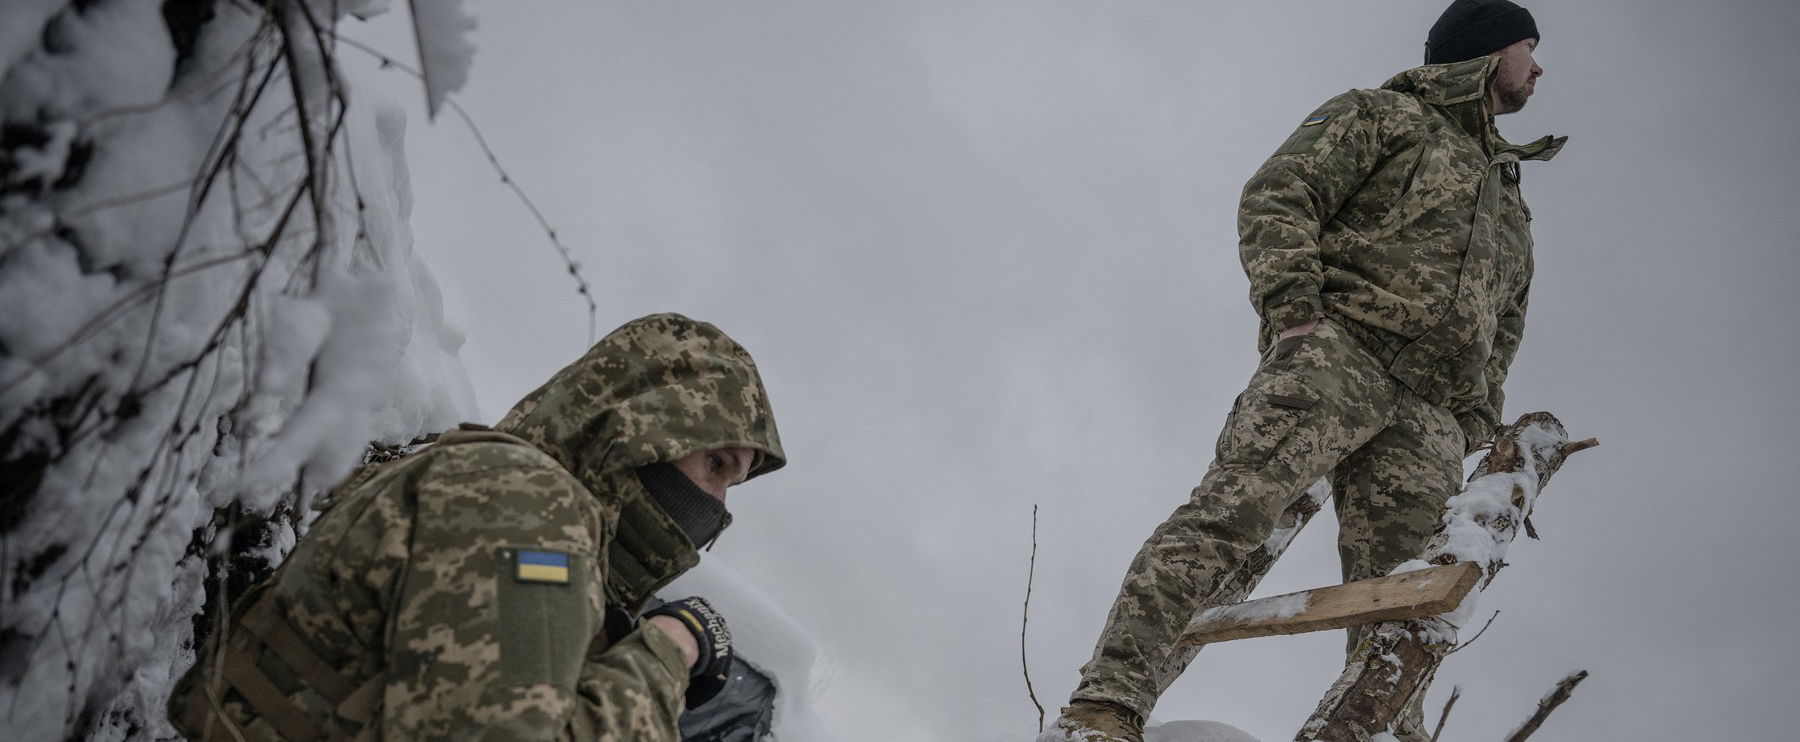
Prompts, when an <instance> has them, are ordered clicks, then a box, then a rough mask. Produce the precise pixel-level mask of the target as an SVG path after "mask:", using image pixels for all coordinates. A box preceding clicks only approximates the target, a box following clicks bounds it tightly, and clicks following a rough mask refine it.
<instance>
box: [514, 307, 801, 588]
mask: <svg viewBox="0 0 1800 742" xmlns="http://www.w3.org/2000/svg"><path fill="white" fill-rule="evenodd" d="M494 428H495V429H496V430H500V431H504V432H507V433H510V434H513V435H516V436H518V437H520V438H523V439H524V440H526V441H529V442H530V443H531V444H532V445H534V446H536V447H538V448H539V449H540V450H542V451H544V452H545V453H548V454H550V456H551V457H553V458H555V459H556V460H557V461H558V462H559V463H561V464H562V465H563V467H564V468H566V469H567V470H568V471H570V472H572V473H573V474H574V475H575V477H576V478H577V479H580V480H582V481H583V482H593V481H600V480H604V479H607V478H608V477H610V476H611V475H613V474H616V473H618V472H629V471H633V470H636V469H637V468H639V467H642V466H645V465H647V464H653V463H656V462H659V461H674V460H675V459H678V458H681V457H683V456H686V455H688V454H691V453H696V452H699V451H710V450H712V449H715V448H731V447H744V448H749V449H752V450H754V451H756V452H757V454H758V456H757V462H756V464H755V465H754V466H752V467H751V470H750V475H749V476H750V477H751V478H755V477H758V476H761V475H763V474H766V473H768V472H771V471H774V470H776V469H779V468H781V466H782V465H783V464H784V463H785V462H786V458H787V457H786V454H784V453H782V450H781V438H780V436H779V435H778V434H777V433H776V430H775V417H774V413H773V411H772V410H771V409H770V407H769V398H768V392H767V391H765V390H764V388H763V383H762V377H761V375H759V374H758V373H757V370H756V363H755V362H754V361H752V360H751V359H750V354H749V353H748V352H747V351H745V350H744V348H743V347H742V346H740V345H738V344H737V343H736V342H735V341H733V340H732V339H731V338H729V337H726V335H725V333H724V332H721V331H720V330H719V328H717V327H714V326H712V325H710V324H708V323H705V322H697V321H695V320H692V319H689V318H687V317H683V316H681V315H678V314H658V315H651V316H649V317H644V318H641V319H638V320H635V321H633V322H631V323H628V324H626V325H625V326H623V327H620V328H619V329H618V330H615V331H614V332H613V333H612V334H610V335H607V336H606V337H605V338H604V339H602V340H601V341H600V342H599V343H598V344H596V345H595V346H594V347H593V349H591V350H589V351H588V353H587V354H586V355H584V356H582V357H581V358H580V359H578V360H576V361H575V362H574V363H571V364H569V366H568V367H566V368H564V369H563V370H561V371H559V372H557V373H556V375H555V376H553V377H551V378H550V380H549V381H547V382H545V383H544V385H543V386H542V387H539V388H538V389H537V390H536V391H533V392H531V393H530V394H527V395H525V398H524V399H523V400H520V401H519V403H518V404H517V405H514V406H513V408H512V410H511V411H509V412H507V413H506V415H505V417H503V418H501V420H500V422H499V423H497V424H496V425H495V426H494ZM633 491H634V492H640V491H642V490H641V488H639V487H633ZM620 517H621V519H622V522H623V524H624V527H622V528H621V529H620V532H619V538H618V539H616V540H615V541H614V542H613V544H612V545H611V548H610V549H609V551H610V553H611V559H612V574H611V575H609V577H608V581H607V597H608V600H609V602H612V603H615V604H623V605H629V606H633V607H635V606H638V605H640V604H641V603H642V602H643V601H644V599H645V598H647V597H649V596H650V595H651V594H652V593H653V592H655V588H656V587H657V586H658V582H659V579H658V576H659V575H663V574H667V573H669V572H671V571H673V572H675V573H679V572H682V571H686V570H687V569H688V568H690V567H692V566H693V562H692V561H689V560H688V558H687V557H685V556H684V557H680V558H678V557H676V556H672V555H674V554H683V555H685V554H692V553H693V549H692V548H691V547H690V548H686V549H675V548H672V547H673V546H674V544H671V543H665V542H661V541H658V542H647V541H645V539H646V538H650V537H656V538H658V539H661V538H663V534H668V533H673V534H675V537H676V538H677V539H679V541H680V543H681V544H688V543H689V542H688V540H687V537H686V536H685V535H683V534H681V532H680V529H679V528H677V527H675V525H674V523H673V521H670V520H669V517H668V516H667V515H665V514H664V513H663V511H662V510H661V509H660V508H657V507H656V506H655V505H654V504H653V503H652V502H651V501H650V500H649V498H648V497H628V498H625V499H624V500H623V502H622V508H621V515H620ZM660 581H666V580H660Z"/></svg>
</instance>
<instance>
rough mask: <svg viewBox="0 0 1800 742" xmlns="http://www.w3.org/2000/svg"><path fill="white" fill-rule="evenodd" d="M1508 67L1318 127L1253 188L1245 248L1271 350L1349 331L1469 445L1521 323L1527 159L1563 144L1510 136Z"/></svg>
mask: <svg viewBox="0 0 1800 742" xmlns="http://www.w3.org/2000/svg"><path fill="white" fill-rule="evenodd" d="M1497 63H1498V60H1495V59H1492V58H1487V57H1483V58H1480V59H1474V60H1469V61H1467V62H1459V63H1455V64H1445V65H1429V66H1425V67H1419V68H1416V69H1412V70H1408V71H1406V72H1402V73H1400V74H1399V75H1396V76H1394V77H1393V79H1390V80H1388V81H1387V83H1386V84H1384V85H1382V87H1381V89H1379V90H1352V91H1350V92H1348V93H1344V94H1342V95H1339V96H1337V97H1335V98H1332V99H1331V100H1329V101H1327V102H1326V103H1325V105H1323V106H1321V107H1320V108H1319V109H1318V110H1317V111H1314V112H1313V114H1312V115H1311V116H1308V117H1307V118H1306V119H1305V120H1304V121H1303V122H1302V123H1301V125H1300V127H1299V128H1298V129H1297V130H1296V131H1295V132H1294V134H1293V135H1292V136H1290V137H1288V139H1287V141H1286V142H1285V143H1283V144H1282V145H1281V148H1280V149H1278V150H1276V152H1275V155H1274V156H1272V157H1270V158H1269V160H1268V161H1267V162H1266V163H1264V164H1263V166H1262V168H1261V169H1259V170H1258V171H1257V172H1256V175H1254V176H1253V177H1251V179H1250V182H1249V183H1248V184H1246V185H1245V186H1244V196H1243V202H1242V204H1241V206H1240V208H1239V212H1238V233H1239V236H1240V241H1239V251H1240V256H1241V258H1242V259H1243V263H1244V269H1245V271H1246V272H1247V273H1248V274H1249V276H1250V287H1251V288H1250V293H1251V301H1252V303H1254V305H1255V306H1256V309H1257V312H1258V313H1259V314H1260V315H1261V317H1262V332H1261V342H1262V347H1263V348H1265V349H1266V348H1267V346H1268V343H1269V342H1270V341H1271V340H1272V339H1273V338H1274V336H1275V335H1277V334H1278V333H1279V332H1280V331H1281V330H1284V329H1286V328H1288V327H1292V326H1294V325H1297V324H1300V323H1302V322H1305V321H1307V320H1310V319H1315V318H1321V317H1328V318H1331V319H1332V320H1336V321H1340V322H1341V323H1342V324H1343V325H1344V326H1345V327H1346V328H1347V329H1348V330H1349V331H1350V332H1351V333H1352V334H1354V335H1356V336H1358V337H1359V338H1361V339H1362V340H1364V341H1365V342H1366V343H1367V344H1368V345H1369V346H1370V348H1371V349H1372V350H1374V352H1375V353H1376V354H1377V355H1378V356H1379V357H1380V358H1381V360H1382V362H1383V363H1385V364H1386V365H1387V366H1388V370H1389V372H1390V373H1392V374H1393V375H1394V377H1395V378H1397V379H1399V380H1400V381H1401V382H1402V383H1404V384H1406V385H1407V386H1408V387H1409V388H1411V389H1412V390H1413V391H1415V392H1418V393H1419V395H1420V396H1422V397H1424V398H1425V399H1427V400H1430V401H1431V402H1433V403H1435V404H1439V405H1443V406H1446V407H1449V408H1450V409H1451V410H1453V411H1454V412H1456V413H1457V415H1458V418H1459V419H1461V420H1462V421H1463V423H1464V424H1463V429H1464V431H1465V432H1467V433H1470V434H1471V440H1472V441H1473V442H1480V441H1485V440H1486V439H1487V437H1488V434H1490V433H1491V432H1492V430H1493V426H1494V425H1495V424H1496V423H1497V422H1498V421H1499V416H1500V407H1501V405H1502V403H1503V401H1504V396H1503V394H1502V393H1501V384H1502V383H1504V382H1505V380H1506V372H1507V367H1508V366H1509V365H1510V364H1511V363H1512V358H1513V354H1514V353H1515V352H1516V351H1517V349H1518V345H1519V338H1520V335H1521V334H1522V333H1523V332H1524V327H1525V305H1526V294H1527V289H1528V287H1529V286H1530V284H1531V273H1532V259H1531V232H1530V225H1529V222H1530V221H1531V211H1530V209H1528V208H1526V206H1525V201H1524V199H1523V198H1522V197H1521V196H1520V193H1519V162H1520V161H1521V160H1548V159H1550V158H1551V157H1552V156H1554V155H1555V154H1556V153H1557V151H1559V150H1560V149H1561V148H1562V145H1563V142H1564V141H1565V140H1566V137H1565V138H1553V137H1544V138H1542V139H1539V140H1537V141H1535V142H1532V143H1530V144H1527V145H1514V144H1511V143H1508V142H1507V141H1506V140H1504V139H1502V138H1500V135H1499V133H1498V132H1497V131H1495V129H1494V116H1493V112H1492V110H1491V103H1490V102H1489V96H1488V84H1489V82H1490V81H1491V80H1492V79H1493V76H1494V71H1495V69H1496V68H1497V66H1498V65H1497Z"/></svg>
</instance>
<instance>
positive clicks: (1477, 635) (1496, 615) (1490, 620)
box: [1444, 611, 1500, 657]
mask: <svg viewBox="0 0 1800 742" xmlns="http://www.w3.org/2000/svg"><path fill="white" fill-rule="evenodd" d="M1499 617H1500V612H1499V611H1494V615H1492V616H1488V620H1487V623H1484V624H1482V625H1481V630H1480V631H1477V632H1475V635H1474V636H1471V637H1469V640H1468V641H1466V642H1463V643H1461V644H1458V645H1456V647H1455V648H1453V649H1451V650H1450V651H1448V652H1445V653H1444V656H1445V657H1449V656H1450V655H1453V654H1456V653H1457V652H1461V651H1463V648H1464V647H1467V646H1469V645H1470V644H1474V643H1475V640H1476V639H1480V638H1481V635H1482V634H1486V633H1487V630H1488V627H1489V626H1493V625H1494V619H1496V618H1499Z"/></svg>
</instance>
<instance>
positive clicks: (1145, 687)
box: [1073, 317, 1463, 718]
mask: <svg viewBox="0 0 1800 742" xmlns="http://www.w3.org/2000/svg"><path fill="white" fill-rule="evenodd" d="M1462 454H1463V436H1462V433H1461V431H1459V430H1458V428H1457V425H1456V419H1455V416H1454V415H1452V414H1451V412H1450V410H1449V409H1447V408H1445V407H1442V406H1440V405H1436V404H1432V403H1431V402H1429V401H1427V400H1425V399H1423V398H1421V397H1420V396H1419V395H1418V394H1416V393H1415V392H1413V391H1412V390H1411V389H1410V388H1408V387H1407V386H1406V385H1404V384H1402V383H1400V382H1399V380H1398V379H1395V378H1394V377H1393V376H1392V375H1390V374H1389V373H1387V369H1386V368H1385V366H1384V365H1383V364H1382V363H1381V361H1380V359H1379V358H1377V357H1376V356H1375V354H1374V353H1373V352H1371V351H1370V350H1369V349H1368V348H1367V347H1366V346H1365V345H1364V344H1363V343H1362V342H1361V341H1359V340H1358V339H1356V338H1355V337H1354V336H1353V335H1352V334H1351V333H1349V332H1346V331H1345V330H1344V329H1343V324H1342V322H1341V321H1340V320H1337V319H1335V318H1330V317H1327V318H1325V319H1324V320H1322V321H1321V322H1320V324H1319V326H1318V327H1316V328H1315V329H1314V330H1313V331H1312V332H1311V333H1309V334H1306V335H1301V336H1297V337H1293V338H1288V339H1286V340H1283V341H1280V342H1278V343H1276V344H1274V345H1272V346H1270V347H1269V348H1268V349H1267V350H1266V351H1265V353H1264V355H1263V360H1262V362H1261V364H1260V365H1259V366H1258V367H1257V371H1256V373H1255V375H1254V376H1252V377H1251V380H1250V383H1249V386H1248V388H1247V389H1245V391H1244V393H1243V394H1241V395H1239V397H1238V399H1237V401H1236V403H1234V404H1233V406H1232V411H1231V414H1230V416H1229V417H1228V418H1227V419H1226V423H1225V429H1224V430H1223V431H1222V432H1221V434H1220V436H1219V440H1218V446H1217V450H1216V457H1215V459H1214V461H1213V465H1212V466H1211V467H1209V468H1208V470H1207V473H1206V475H1205V477H1204V478H1203V479H1202V480H1201V482H1200V485H1199V486H1198V487H1195V488H1194V491H1193V493H1192V494H1191V496H1190V497H1189V499H1188V501H1187V502H1186V503H1184V504H1182V505H1181V506H1180V507H1178V508H1176V510H1175V512H1174V513H1173V514H1172V515H1170V516H1169V518H1168V520H1166V521H1164V522H1163V523H1162V525H1160V526H1157V528H1156V530H1155V531H1154V532H1153V533H1152V534H1151V536H1150V538H1149V539H1148V540H1147V541H1145V543H1144V545H1143V547H1142V549H1140V550H1139V551H1138V554H1137V556H1136V557H1135V558H1134V559H1133V560H1132V562H1131V566H1130V568H1129V569H1128V570H1127V572H1126V576H1125V580H1124V584H1123V585H1122V586H1121V587H1120V589H1119V595H1118V597H1117V598H1116V599H1115V601H1114V603H1113V607H1112V611H1111V612H1110V613H1109V614H1108V616H1107V622H1106V628H1105V629H1104V630H1103V631H1102V633H1101V636H1100V640H1099V642H1098V643H1097V644H1096V646H1095V648H1094V656H1093V658H1092V659H1091V660H1090V661H1089V662H1088V664H1087V665H1086V666H1085V667H1084V668H1083V674H1082V680H1081V683H1080V685H1079V686H1077V688H1076V690H1075V693H1074V694H1073V699H1074V700H1075V701H1095V702H1108V703H1115V704H1118V705H1120V706H1123V707H1125V708H1127V709H1130V710H1132V711H1133V712H1135V713H1137V714H1139V715H1140V716H1141V717H1145V718H1147V717H1148V716H1149V714H1150V710H1151V708H1152V707H1153V706H1154V704H1155V701H1156V696H1157V694H1158V692H1159V690H1160V688H1161V687H1162V685H1161V683H1160V682H1159V680H1161V678H1160V677H1159V673H1167V672H1171V671H1174V672H1179V670H1180V668H1179V667H1175V668H1173V670H1171V669H1170V666H1169V663H1171V662H1175V663H1177V664H1179V662H1180V659H1179V658H1176V657H1174V655H1172V653H1171V648H1172V647H1173V645H1174V642H1175V639H1176V638H1177V637H1178V636H1179V634H1180V632H1181V629H1182V627H1184V626H1185V625H1186V624H1187V622H1188V620H1189V619H1191V618H1192V617H1193V616H1194V615H1195V614H1196V613H1197V612H1199V611H1200V610H1202V609H1204V608H1207V607H1210V606H1206V605H1204V604H1203V600H1204V599H1205V596H1209V595H1212V594H1214V592H1215V591H1216V590H1217V588H1218V587H1219V581H1220V580H1222V579H1224V577H1225V576H1226V575H1227V574H1229V573H1230V571H1231V570H1232V568H1233V567H1234V566H1235V565H1236V564H1238V563H1239V562H1241V561H1243V560H1245V559H1248V558H1249V557H1250V555H1251V554H1252V553H1253V552H1255V551H1257V550H1260V549H1262V548H1263V544H1264V543H1265V542H1266V541H1267V540H1268V537H1269V534H1270V533H1271V532H1273V531H1274V528H1275V520H1276V518H1277V516H1278V515H1279V514H1280V513H1281V511H1282V509H1283V508H1285V507H1286V506H1287V505H1288V503H1289V502H1291V501H1293V500H1294V498H1296V497H1299V496H1301V495H1302V494H1303V493H1304V492H1305V491H1306V488H1307V487H1309V486H1311V485H1312V483H1313V482H1315V481H1317V480H1318V479H1319V478H1320V477H1323V476H1329V477H1330V478H1331V481H1332V486H1333V489H1334V495H1333V496H1334V498H1335V499H1336V506H1337V512H1338V514H1339V518H1340V520H1341V521H1342V523H1343V525H1342V531H1341V532H1340V539H1339V548H1340V551H1341V552H1342V553H1343V555H1344V569H1345V577H1346V579H1362V578H1365V577H1372V576H1376V575H1380V574H1385V573H1386V572H1387V571H1389V570H1391V569H1393V567H1394V566H1396V565H1398V564H1399V563H1400V562H1402V561H1405V560H1406V559H1409V558H1412V556H1413V555H1414V554H1416V553H1417V552H1418V550H1419V549H1420V548H1422V547H1423V546H1424V543H1425V540H1426V539H1427V538H1429V537H1430V535H1431V532H1432V530H1433V529H1434V527H1435V525H1436V516H1437V513H1438V511H1439V509H1440V508H1441V506H1442V504H1443V502H1444V501H1445V500H1446V499H1448V498H1449V497H1450V496H1451V495H1453V494H1455V493H1456V489H1457V487H1456V484H1457V480H1458V477H1459V475H1460V474H1461V471H1462V469H1461V462H1462Z"/></svg>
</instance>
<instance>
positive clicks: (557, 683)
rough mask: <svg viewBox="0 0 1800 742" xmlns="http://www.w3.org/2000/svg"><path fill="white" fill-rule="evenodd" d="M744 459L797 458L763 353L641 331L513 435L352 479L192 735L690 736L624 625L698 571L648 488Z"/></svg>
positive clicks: (554, 383)
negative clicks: (687, 468) (759, 362)
mask: <svg viewBox="0 0 1800 742" xmlns="http://www.w3.org/2000/svg"><path fill="white" fill-rule="evenodd" d="M740 447H741V448H747V449H750V450H752V451H754V452H755V453H756V454H757V455H756V461H755V463H754V465H753V466H752V468H751V470H750V471H749V476H752V477H753V476H757V475H760V474H764V473H767V472H769V471H773V470H775V469H777V468H779V467H780V466H782V464H783V462H784V455H783V453H782V450H781V443H780V440H779V438H778V437H777V434H776V430H775V420H774V417H773V416H772V413H771V411H770V408H769V404H768V398H767V394H766V393H765V391H764V389H763V385H762V380H761V378H760V377H759V376H758V375H757V371H756V366H755V364H754V363H753V362H752V361H751V359H750V356H749V354H748V353H746V352H745V351H744V349H743V348H742V347H740V346H739V345H738V344H737V343H736V342H733V341H732V340H731V339H730V338H729V337H726V336H725V334H724V333H722V332H720V331H719V330H718V328H715V327H713V326H712V325H709V324H706V323H703V322H696V321H694V320H690V319H688V318H686V317H682V316H679V315H673V314H664V315H655V316H651V317H645V318H642V319H639V320H635V321H633V322H630V323H628V324H626V325H625V326H623V327H621V328H619V329H618V330H616V331H614V332H613V333H612V334H610V335H608V336H607V337H606V338H605V339H604V340H601V341H600V342H599V343H598V344H597V345H595V346H594V347H593V348H592V349H591V350H589V351H588V353H587V354H586V355H584V356H583V357H582V358H581V359H580V360H578V361H576V362H575V363H573V364H571V365H570V366H568V367H567V368H564V369H563V370H562V371H560V372H558V373H557V374H556V375H555V376H554V377H553V378H551V379H550V381H548V382H547V383H545V384H544V385H543V386H542V387H541V388H539V389H538V390H537V391H534V392H532V393H531V394H530V395H528V396H527V397H526V398H525V399H524V400H523V401H521V402H519V404H518V405H517V406H516V407H514V408H513V409H512V411H511V412H508V413H507V415H506V417H505V418H504V419H502V420H501V421H500V423H499V424H498V425H496V426H495V427H494V428H493V429H487V428H485V427H483V426H478V425H468V424H465V425H464V426H462V427H461V428H459V429H457V430H453V431H450V432H448V433H445V434H444V435H443V437H442V438H441V440H440V441H439V442H438V443H437V444H436V445H433V446H431V447H428V448H426V449H424V450H422V451H420V452H418V453H415V454H412V455H409V456H406V457H404V458H401V459H399V460H396V461H393V462H390V463H387V464H384V465H381V466H379V467H376V468H373V469H370V470H365V471H364V472H362V473H360V474H358V475H356V476H354V477H353V478H352V479H351V480H349V481H347V482H345V483H344V484H342V485H340V486H339V487H338V489H337V490H335V491H334V492H333V494H332V496H331V497H330V503H331V504H330V507H329V510H328V511H327V512H325V513H324V514H323V515H321V516H320V517H319V519H318V521H317V522H316V523H315V524H314V525H313V527H312V530H311V531H310V532H309V533H308V534H307V535H306V536H305V538H303V539H301V541H300V543H299V545H298V546H296V547H295V549H294V551H293V553H292V554H291V555H290V556H289V557H288V559H287V561H286V562H285V563H284V564H283V565H282V566H281V568H280V569H279V570H278V571H277V572H276V573H275V575H274V576H273V577H271V578H270V579H269V580H268V581H267V582H266V583H264V584H262V585H260V586H258V587H256V588H255V589H254V590H252V591H251V592H250V593H249V594H247V595H245V596H244V597H243V598H242V599H240V600H238V601H236V603H235V605H234V608H233V611H232V618H231V619H230V620H228V621H226V622H224V623H223V631H222V632H215V635H214V636H213V637H212V638H211V639H209V641H208V643H207V644H206V645H205V646H203V647H202V648H201V649H200V650H199V651H198V657H197V661H196V663H195V666H194V668H193V669H192V670H190V671H189V672H188V674H187V675H186V676H184V677H183V678H182V679H181V681H180V683H179V684H178V686H177V688H176V690H175V693H174V694H173V696H172V697H171V700H170V704H169V713H170V719H171V720H172V721H173V722H174V723H175V725H176V728H177V729H179V730H180V731H181V732H182V733H183V734H185V735H187V736H188V737H189V738H190V739H195V740H201V739H205V740H227V739H245V740H274V739H334V740H374V739H384V738H385V739H405V740H414V739H448V738H452V737H455V738H481V739H543V740H550V739H573V740H634V741H635V740H650V741H653V742H655V741H661V740H677V739H679V738H680V737H679V732H678V731H677V727H676V719H677V717H678V716H679V715H680V713H681V711H682V707H683V694H684V692H685V691H686V689H687V686H688V675H689V673H688V668H687V663H686V662H685V660H684V658H683V657H682V654H681V650H680V648H679V647H678V646H677V644H676V643H675V641H674V640H672V639H671V638H670V637H669V636H668V635H666V634H664V633H663V632H662V631H661V630H658V629H655V628H653V627H651V626H648V625H646V624H644V623H642V622H639V623H638V624H637V625H636V626H635V627H633V626H632V622H631V621H630V619H629V618H626V617H628V616H631V615H635V614H636V613H637V611H638V610H639V609H640V608H641V607H642V605H643V603H644V601H645V600H646V599H647V598H649V597H650V596H651V594H652V593H653V592H654V591H655V590H656V589H657V588H659V587H661V586H662V585H665V584H667V583H668V582H669V581H670V580H672V579H674V578H675V577H676V576H677V575H679V574H681V573H682V572H684V571H686V570H687V569H689V568H690V567H692V566H694V565H695V564H696V563H698V561H699V554H698V552H697V551H696V548H695V544H694V543H693V542H692V539H690V538H689V536H687V535H686V534H685V533H684V532H683V529H682V527H681V526H680V524H678V523H677V522H676V521H675V520H673V519H671V518H670V517H669V515H668V514H667V513H665V512H664V511H663V509H662V508H659V507H658V506H657V505H656V504H655V502H654V498H653V497H652V495H651V493H650V492H649V491H648V490H647V489H646V487H645V485H644V484H643V483H642V482H641V481H640V478H639V476H638V474H637V472H638V471H639V470H640V469H641V468H643V467H646V466H649V465H652V464H656V463H658V462H669V461H675V460H677V459H680V458H682V457H684V456H687V455H689V454H693V453H696V452H701V451H710V450H715V449H722V448H740ZM621 618H624V620H619V619H621ZM221 633H222V634H223V636H220V634H221Z"/></svg>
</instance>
